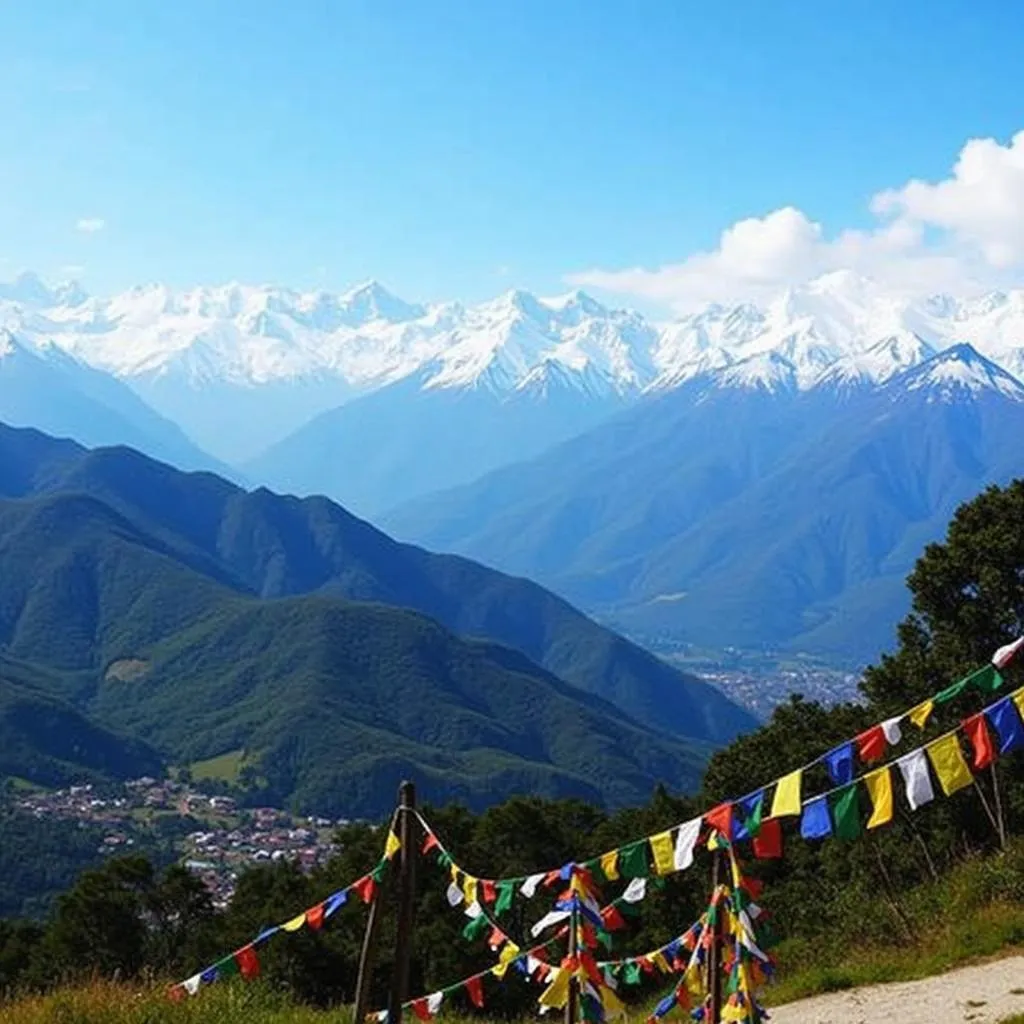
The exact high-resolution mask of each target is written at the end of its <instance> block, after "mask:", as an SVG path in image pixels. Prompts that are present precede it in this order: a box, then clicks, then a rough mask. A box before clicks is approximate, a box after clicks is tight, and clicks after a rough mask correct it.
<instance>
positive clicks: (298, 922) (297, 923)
mask: <svg viewBox="0 0 1024 1024" xmlns="http://www.w3.org/2000/svg"><path fill="white" fill-rule="evenodd" d="M305 923H306V914H305V912H303V913H301V914H299V916H298V917H293V918H292V919H291V920H290V921H288V922H286V923H285V924H283V925H281V930H282V931H285V932H297V931H298V930H299V929H300V928H301V927H302V926H303V925H304V924H305Z"/></svg>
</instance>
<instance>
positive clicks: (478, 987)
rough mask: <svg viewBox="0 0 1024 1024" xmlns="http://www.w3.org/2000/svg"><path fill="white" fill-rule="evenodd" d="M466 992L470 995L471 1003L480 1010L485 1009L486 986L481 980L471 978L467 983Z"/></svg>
mask: <svg viewBox="0 0 1024 1024" xmlns="http://www.w3.org/2000/svg"><path fill="white" fill-rule="evenodd" d="M466 991H467V992H468V993H469V999H470V1002H471V1003H472V1004H473V1005H474V1006H475V1007H476V1008H477V1009H478V1010H482V1009H483V1008H484V985H483V981H482V979H481V978H479V977H476V978H470V979H469V980H468V981H467V982H466Z"/></svg>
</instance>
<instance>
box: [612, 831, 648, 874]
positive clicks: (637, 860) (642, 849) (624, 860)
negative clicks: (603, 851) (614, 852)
mask: <svg viewBox="0 0 1024 1024" xmlns="http://www.w3.org/2000/svg"><path fill="white" fill-rule="evenodd" d="M619 870H620V871H621V872H622V877H623V878H646V877H647V875H648V873H649V868H648V866H647V840H646V839H639V840H637V841H636V842H635V843H630V844H629V845H628V846H623V847H621V848H620V849H619Z"/></svg>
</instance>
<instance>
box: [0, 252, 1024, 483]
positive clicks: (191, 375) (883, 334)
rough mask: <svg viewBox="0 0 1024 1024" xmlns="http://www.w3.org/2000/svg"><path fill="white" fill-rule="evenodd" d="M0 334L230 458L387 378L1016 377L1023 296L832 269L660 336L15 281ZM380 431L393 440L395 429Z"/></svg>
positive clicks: (710, 310) (560, 316)
mask: <svg viewBox="0 0 1024 1024" xmlns="http://www.w3.org/2000/svg"><path fill="white" fill-rule="evenodd" d="M0 324H6V325H8V326H9V327H12V328H13V329H15V330H16V331H17V333H18V335H19V337H21V338H24V339H26V340H27V341H28V342H31V343H33V344H35V345H37V346H42V345H46V344H51V343H52V344H54V345H56V346H59V347H60V348H61V349H63V350H65V351H67V352H69V353H71V354H72V355H73V356H74V357H75V358H76V359H77V360H79V361H80V362H82V363H86V364H88V365H90V366H92V367H94V368H95V369H98V370H102V371H104V372H105V373H108V374H110V375H112V376H114V377H116V378H118V379H119V380H121V381H123V382H125V383H127V384H128V385H130V386H131V388H132V389H133V390H134V391H135V392H136V393H137V394H138V395H139V396H140V397H141V398H143V399H144V400H145V401H146V402H147V403H148V404H149V405H151V406H152V407H153V408H154V409H155V410H156V411H157V412H159V413H160V414H162V415H163V416H165V417H167V418H169V419H171V420H173V421H174V422H176V423H178V424H179V425H180V426H181V427H182V428H183V429H184V430H185V431H186V433H188V434H189V435H190V436H191V437H192V438H193V440H195V441H196V442H197V443H199V444H200V445H201V446H202V447H204V448H205V449H206V450H208V451H210V452H212V453H214V454H216V455H218V456H219V457H221V458H224V459H226V460H228V461H231V462H235V463H245V462H249V461H251V460H252V459H254V458H255V457H257V456H259V455H260V454H261V453H262V452H264V451H266V450H268V449H270V448H271V447H272V446H274V445H276V444H277V443H279V442H281V441H283V440H284V439H285V438H287V437H288V436H290V435H292V434H294V433H295V432H296V431H298V430H299V429H300V428H301V427H303V426H304V425H305V424H307V423H309V422H311V421H312V420H313V419H315V418H316V417H317V416H319V415H321V414H324V413H327V412H330V411H332V410H336V409H338V408H339V407H340V406H342V405H345V404H347V403H349V402H351V401H353V400H354V399H356V398H359V397H361V396H366V395H368V394H369V393H372V392H375V391H378V390H381V389H387V388H389V387H391V386H392V385H394V384H396V383H397V382H399V381H404V382H407V384H408V385H410V386H407V387H405V388H403V389H402V393H403V394H409V393H411V392H412V391H414V390H415V391H424V392H429V391H449V392H456V391H467V392H468V391H473V392H481V391H486V392H489V393H491V394H493V395H494V396H495V397H497V398H499V399H502V400H503V399H504V398H506V397H509V396H512V395H515V394H517V393H518V394H523V395H530V396H532V398H533V399H534V400H536V401H545V400H553V398H554V396H560V397H559V401H563V397H564V396H565V395H567V394H573V393H578V395H579V396H580V400H581V401H582V402H584V403H592V402H593V401H594V400H597V399H602V398H605V397H608V398H614V399H615V401H614V402H612V403H610V404H611V405H615V406H617V405H618V404H621V402H623V401H627V402H628V401H633V400H636V399H638V398H639V397H640V396H641V395H642V394H643V393H645V392H648V393H661V392H665V391H668V390H672V389H675V388H678V387H680V386H682V385H685V384H687V382H689V381H691V380H693V379H695V378H697V379H700V380H702V381H703V382H705V384H706V386H708V387H715V386H722V387H728V388H737V387H739V388H756V389H759V390H766V391H769V392H773V393H774V392H780V391H788V390H791V389H796V390H797V391H806V390H809V389H813V388H816V387H824V388H829V389H833V390H839V391H843V392H849V391H851V390H852V389H859V388H864V387H871V386H874V385H877V384H880V383H884V382H885V381H887V380H889V379H890V378H892V377H893V376H895V375H897V374H899V373H902V372H903V371H905V370H907V369H909V368H912V367H914V366H916V365H919V364H920V363H922V362H923V361H924V360H926V359H929V358H930V357H931V356H932V355H934V354H935V353H936V352H940V351H943V350H945V349H947V348H949V347H950V346H951V345H954V344H959V343H968V344H971V345H973V346H974V348H975V349H976V350H977V351H978V352H979V353H980V354H981V355H982V356H984V357H985V358H986V359H989V360H990V361H992V362H994V363H995V364H996V365H998V366H1000V367H1002V369H1003V370H1005V371H1006V372H1007V373H1009V374H1010V375H1012V376H1014V377H1017V378H1020V377H1021V376H1022V375H1024V289H1022V290H1018V291H1010V292H1005V293H1003V292H994V293H991V294H988V295H984V296H980V297H972V298H957V297H954V296H948V295H940V296H934V297H931V298H929V299H925V300H913V299H909V298H907V297H905V296H903V295H900V294H897V293H894V292H893V291H891V290H890V289H887V288H886V287H884V286H883V285H882V284H880V283H879V282H877V281H871V280H868V279H866V278H863V277H859V276H857V275H855V274H853V273H850V272H847V271H839V272H835V273H831V274H827V275H825V276H823V277H821V278H818V279H817V280H815V281H811V282H810V283H808V284H806V285H803V286H801V287H798V288H791V289H788V290H786V291H784V292H782V293H780V294H779V295H777V296H776V297H775V299H774V300H772V301H770V302H767V303H765V304H764V305H763V306H756V305H753V304H750V303H740V304H736V305H732V306H726V305H711V306H708V307H707V308H705V309H703V310H701V311H699V312H697V313H695V314H693V315H690V316H687V317H684V318H682V319H680V320H678V321H675V322H673V323H669V324H660V325H659V324H655V323H653V322H650V321H648V320H647V319H645V318H644V317H643V316H641V315H640V314H639V313H636V312H630V311H627V310H621V309H613V308H610V307H608V306H605V305H603V304H602V303H600V302H598V301H597V300H595V299H594V298H592V297H590V296H588V295H586V294H584V293H582V292H578V291H577V292H572V293H570V294H568V295H564V296H561V297H558V298H551V299H542V298H538V297H537V296H535V295H533V294H531V293H529V292H526V291H522V290H514V291H510V292H508V293H506V294H504V295H501V296H499V297H498V298H496V299H494V300H492V301H489V302H484V303H481V304H479V305H475V306H465V305H462V304H460V303H457V302H452V303H441V304H435V305H420V304H416V303H410V302H406V301H404V300H402V299H400V298H397V297H396V296H394V295H393V294H391V293H390V292H389V291H387V289H385V288H384V287H383V286H381V285H380V284H378V283H376V282H372V281H371V282H368V283H366V284H363V285H360V286H358V287H356V288H353V289H352V290H350V291H348V292H345V293H343V294H335V293H331V292H326V291H310V292H301V291H293V290H290V289H286V288H275V287H269V286H266V287H252V286H246V285H239V284H231V285H225V286H221V287H204V288H194V289H190V290H185V291H174V290H172V289H170V288H167V287H165V286H162V285H151V286H146V287H139V288H133V289H131V290H129V291H127V292H124V293H122V294H120V295H115V296H113V297H111V298H107V299H101V298H95V297H89V296H87V295H86V294H85V293H84V292H83V291H82V289H81V288H80V287H78V286H77V285H73V284H72V285H64V286H61V287H58V288H51V287H49V286H48V285H46V284H44V283H43V282H42V281H41V280H40V279H39V278H37V277H35V276H33V275H30V274H26V275H22V276H21V277H20V278H18V279H17V280H16V281H15V282H13V283H11V284H7V285H2V284H0ZM392 420H394V422H395V423H396V424H398V425H396V428H395V429H401V427H400V424H399V420H400V417H398V418H395V417H389V422H390V421H392ZM556 435H557V436H556V437H555V438H553V440H556V439H557V438H558V437H560V436H562V435H561V433H560V432H557V431H556ZM322 454H323V455H324V456H325V457H326V456H329V453H322Z"/></svg>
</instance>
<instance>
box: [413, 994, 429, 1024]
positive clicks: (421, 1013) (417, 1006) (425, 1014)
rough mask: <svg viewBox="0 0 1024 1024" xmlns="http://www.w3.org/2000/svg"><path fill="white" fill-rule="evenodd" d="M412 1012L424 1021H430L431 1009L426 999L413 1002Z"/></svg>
mask: <svg viewBox="0 0 1024 1024" xmlns="http://www.w3.org/2000/svg"><path fill="white" fill-rule="evenodd" d="M412 1012H413V1013H415V1014H416V1016H417V1017H419V1019H420V1020H422V1021H428V1020H430V1007H429V1006H428V1005H427V1000H426V999H414V1000H413V1002H412Z"/></svg>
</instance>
